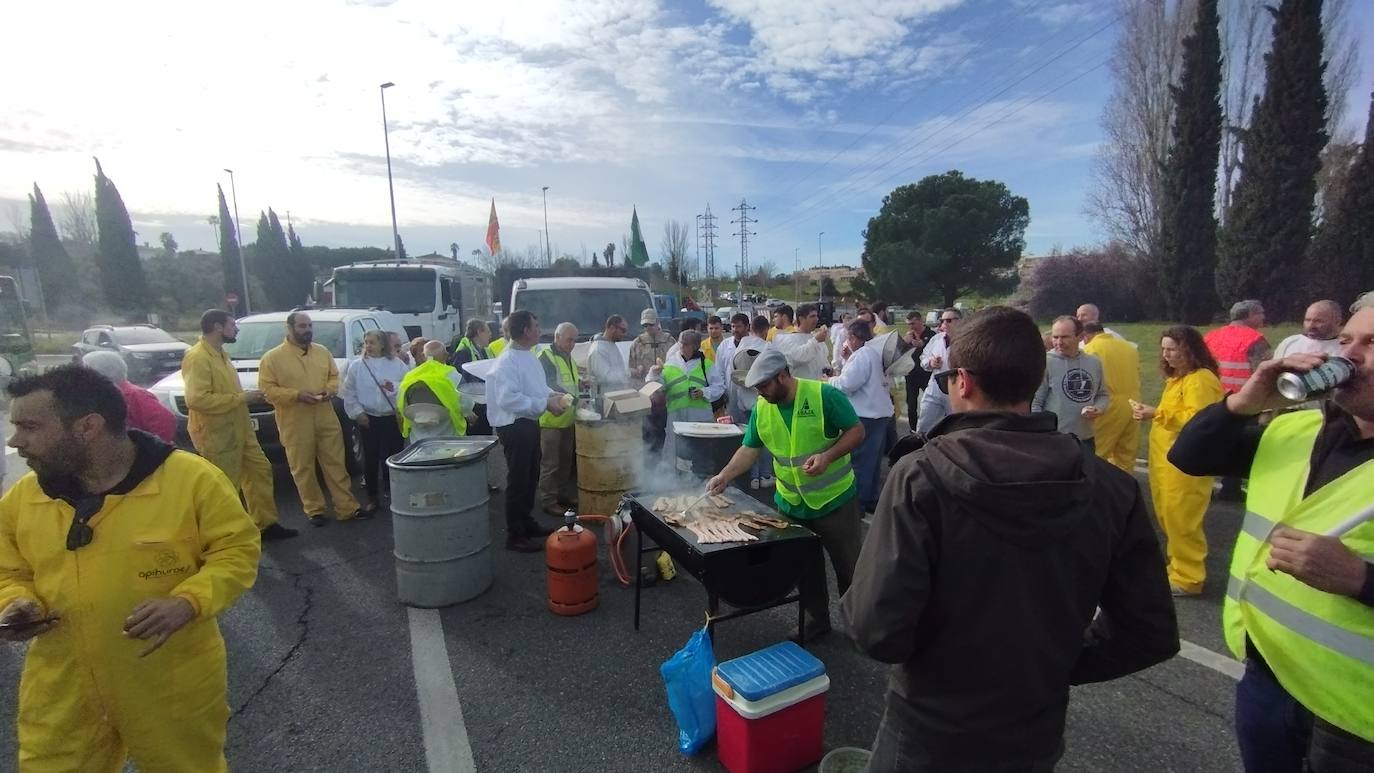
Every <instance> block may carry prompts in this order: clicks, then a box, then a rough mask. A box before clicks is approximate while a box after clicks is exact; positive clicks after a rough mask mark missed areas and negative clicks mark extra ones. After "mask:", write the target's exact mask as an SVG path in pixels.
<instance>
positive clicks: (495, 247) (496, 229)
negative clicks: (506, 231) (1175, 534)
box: [487, 198, 501, 255]
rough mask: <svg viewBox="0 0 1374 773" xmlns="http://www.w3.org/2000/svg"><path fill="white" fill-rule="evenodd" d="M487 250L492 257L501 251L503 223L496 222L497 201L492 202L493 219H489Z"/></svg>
mask: <svg viewBox="0 0 1374 773" xmlns="http://www.w3.org/2000/svg"><path fill="white" fill-rule="evenodd" d="M487 249H488V250H489V251H490V252H491V254H492V255H495V254H496V253H498V252H500V251H501V223H499V222H498V221H497V220H496V199H495V198H493V199H492V200H491V217H490V218H488V219H487Z"/></svg>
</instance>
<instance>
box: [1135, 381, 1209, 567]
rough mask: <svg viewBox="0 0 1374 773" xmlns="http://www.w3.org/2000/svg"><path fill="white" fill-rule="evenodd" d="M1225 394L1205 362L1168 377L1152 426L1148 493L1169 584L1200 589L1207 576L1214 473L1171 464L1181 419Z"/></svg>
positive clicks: (1184, 422)
mask: <svg viewBox="0 0 1374 773" xmlns="http://www.w3.org/2000/svg"><path fill="white" fill-rule="evenodd" d="M1223 394H1224V393H1223V392H1222V389H1221V381H1220V380H1219V379H1218V378H1217V376H1216V374H1215V373H1213V372H1212V371H1210V370H1207V369H1206V368H1198V369H1197V370H1195V371H1193V372H1192V373H1189V374H1188V375H1186V376H1179V377H1176V378H1171V379H1168V380H1167V381H1165V382H1164V394H1163V395H1162V396H1161V397H1160V399H1159V406H1158V407H1156V408H1155V417H1154V422H1153V424H1152V425H1151V426H1150V495H1151V497H1152V498H1153V500H1154V505H1155V517H1156V518H1158V519H1159V525H1160V527H1161V528H1163V529H1164V538H1165V540H1166V541H1167V543H1168V544H1167V552H1168V554H1169V584H1171V585H1174V586H1177V587H1179V588H1182V589H1183V590H1185V591H1187V592H1189V593H1197V592H1199V591H1201V590H1202V583H1203V580H1205V579H1207V568H1206V566H1205V564H1204V563H1203V562H1204V560H1205V559H1206V558H1207V535H1206V533H1204V532H1203V530H1202V517H1203V516H1204V515H1206V513H1207V504H1208V503H1209V502H1211V500H1212V479H1211V478H1195V477H1193V476H1191V475H1187V474H1185V473H1184V472H1183V471H1182V470H1180V469H1178V468H1177V467H1175V466H1173V465H1172V464H1169V458H1168V457H1169V449H1170V448H1173V447H1174V441H1175V440H1177V439H1178V433H1179V432H1181V431H1182V430H1183V425H1185V424H1187V423H1188V420H1189V419H1192V418H1193V416H1194V415H1196V414H1197V412H1198V411H1200V410H1202V409H1203V408H1206V407H1207V406H1209V405H1212V404H1213V403H1216V402H1217V401H1218V400H1220V399H1221V397H1222V395H1223Z"/></svg>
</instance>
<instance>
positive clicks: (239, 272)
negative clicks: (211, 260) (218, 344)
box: [214, 183, 248, 308]
mask: <svg viewBox="0 0 1374 773" xmlns="http://www.w3.org/2000/svg"><path fill="white" fill-rule="evenodd" d="M215 190H216V191H217V192H218V193H219V265H220V272H221V274H222V276H223V278H224V292H223V294H222V296H221V297H220V299H219V300H218V301H216V302H215V304H214V305H216V306H218V305H219V304H220V303H222V302H223V301H224V298H226V297H228V296H229V295H230V294H233V295H237V296H238V297H239V308H244V307H245V304H244V301H246V300H247V299H248V284H247V283H246V282H245V281H244V279H245V277H244V275H243V260H242V253H240V252H239V250H240V246H239V239H238V234H237V233H236V231H235V229H234V218H233V217H232V216H230V214H229V204H228V203H227V202H226V201H225V200H224V188H222V187H221V186H220V185H219V184H218V183H216V185H215Z"/></svg>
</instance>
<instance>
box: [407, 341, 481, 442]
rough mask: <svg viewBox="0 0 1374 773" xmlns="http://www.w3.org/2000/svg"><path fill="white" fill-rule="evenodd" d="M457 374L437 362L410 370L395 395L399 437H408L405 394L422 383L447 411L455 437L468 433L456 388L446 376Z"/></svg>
mask: <svg viewBox="0 0 1374 773" xmlns="http://www.w3.org/2000/svg"><path fill="white" fill-rule="evenodd" d="M452 372H457V371H456V370H455V369H454V367H453V366H452V365H449V364H448V363H445V362H439V361H438V360H425V361H424V362H422V363H420V364H419V365H417V366H415V367H414V368H412V369H411V370H410V371H408V372H407V373H406V375H405V378H403V379H401V388H400V390H398V392H397V394H396V414H397V416H398V418H400V420H401V435H403V436H405V437H410V419H408V418H406V415H405V409H406V393H407V392H409V391H410V387H411V386H412V385H414V384H415V383H416V382H423V383H424V384H425V385H426V386H428V387H429V391H431V392H433V393H434V396H435V397H437V398H438V399H439V403H440V404H441V405H443V406H444V409H445V410H447V411H448V420H449V421H450V422H452V423H453V432H454V434H455V435H458V436H462V435H466V434H467V432H468V423H467V420H466V419H464V418H463V408H462V401H461V400H460V399H459V397H458V388H457V387H455V386H454V385H453V382H452V381H450V380H449V377H448V374H449V373H452Z"/></svg>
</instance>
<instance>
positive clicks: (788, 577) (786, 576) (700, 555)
mask: <svg viewBox="0 0 1374 773" xmlns="http://www.w3.org/2000/svg"><path fill="white" fill-rule="evenodd" d="M700 493H701V492H700V490H696V491H689V492H681V491H678V492H671V493H670V492H659V493H653V494H650V493H638V494H627V495H625V497H624V498H623V499H621V500H620V511H621V512H622V513H626V512H628V513H629V515H630V518H631V519H632V520H633V521H634V524H635V534H636V536H635V554H636V555H635V563H636V571H635V630H639V604H640V590H641V587H642V582H641V580H640V577H641V574H640V571H639V570H640V569H641V568H642V566H643V561H644V554H645V553H646V552H654V551H657V550H664V551H667V553H668V555H669V556H671V557H672V558H673V560H674V561H675V562H676V563H677V565H678V567H679V568H680V569H682V570H685V571H686V572H687V573H688V574H690V575H692V576H693V577H695V578H696V580H697V582H700V583H701V585H702V587H704V588H705V589H706V610H707V613H708V615H709V618H710V619H709V622H708V623H707V627H708V629H710V630H711V632H712V633H713V634H714V632H715V624H716V623H717V622H722V621H725V620H731V619H734V618H737V617H742V616H744V615H749V614H753V613H755V612H761V611H763V610H765V609H772V608H774V607H779V606H783V605H785V604H791V603H794V602H795V603H796V604H797V640H798V641H799V642H800V641H801V640H802V623H803V620H802V617H803V610H802V604H801V594H800V593H799V592H794V591H795V590H796V589H797V588H798V587H799V585H802V586H804V585H805V584H806V583H808V582H812V581H813V580H812V579H811V578H813V577H824V574H822V573H819V572H814V571H813V572H806V571H805V569H806V568H807V567H808V566H810V565H812V564H813V563H814V562H818V561H821V560H823V559H822V558H821V546H820V539H819V538H818V537H817V536H816V535H815V533H814V532H812V531H811V530H810V529H807V528H805V527H803V526H798V525H796V524H793V525H791V526H789V527H787V528H785V529H779V528H773V527H769V528H765V529H762V530H757V529H751V530H750V532H751V533H756V534H757V535H758V539H757V540H755V541H750V542H725V543H707V544H701V543H700V542H699V541H698V540H697V537H696V535H694V534H693V533H692V532H690V531H688V530H687V529H685V528H683V527H680V526H674V525H672V524H670V523H667V522H666V521H664V519H663V516H664V515H665V514H664V513H657V512H654V510H653V509H652V508H653V505H654V503H655V501H656V500H658V499H660V498H664V497H673V498H676V497H682V496H689V497H690V498H691V499H695V498H696V497H697V495H699V494H700ZM725 497H726V498H728V499H730V500H731V504H730V505H729V506H728V507H716V506H715V505H713V504H710V503H709V502H708V503H705V504H704V505H703V506H704V507H709V508H712V509H716V510H719V511H721V512H722V513H725V514H727V515H730V514H733V515H742V514H743V513H745V512H748V511H752V512H754V513H757V514H759V515H764V516H769V517H773V518H781V516H779V515H778V514H777V512H776V511H774V510H773V509H771V508H769V507H768V506H766V505H764V504H763V503H761V502H759V501H758V500H756V499H754V498H753V497H750V496H749V495H748V494H746V493H744V492H743V491H740V490H739V489H736V488H730V489H727V490H726V492H725ZM784 520H785V519H784ZM645 536H647V537H649V539H651V540H652V541H653V542H654V543H655V546H653V547H649V548H645V547H644V537H645ZM722 601H724V602H725V603H726V604H728V605H730V606H731V607H734V608H735V611H733V612H729V613H726V614H723V615H722V614H719V611H720V602H722Z"/></svg>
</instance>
